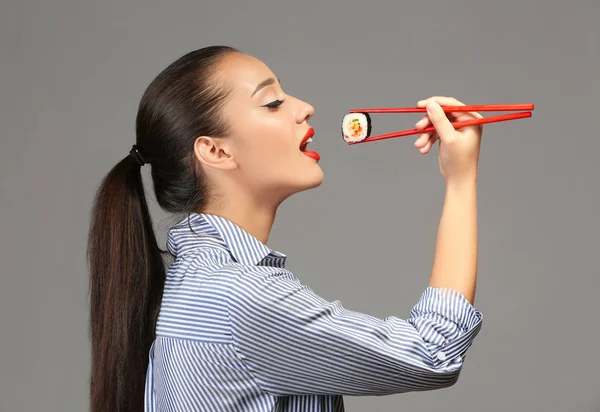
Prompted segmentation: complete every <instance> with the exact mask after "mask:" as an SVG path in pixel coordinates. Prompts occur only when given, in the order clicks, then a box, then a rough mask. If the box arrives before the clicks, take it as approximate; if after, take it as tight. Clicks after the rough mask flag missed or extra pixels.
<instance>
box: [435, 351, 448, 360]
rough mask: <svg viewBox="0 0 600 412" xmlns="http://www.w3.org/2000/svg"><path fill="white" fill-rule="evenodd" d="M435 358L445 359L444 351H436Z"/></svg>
mask: <svg viewBox="0 0 600 412" xmlns="http://www.w3.org/2000/svg"><path fill="white" fill-rule="evenodd" d="M437 358H438V359H439V360H441V361H442V362H443V361H445V360H446V353H445V352H438V354H437Z"/></svg>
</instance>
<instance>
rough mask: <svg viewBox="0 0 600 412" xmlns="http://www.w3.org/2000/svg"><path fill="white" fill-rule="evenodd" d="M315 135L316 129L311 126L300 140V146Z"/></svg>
mask: <svg viewBox="0 0 600 412" xmlns="http://www.w3.org/2000/svg"><path fill="white" fill-rule="evenodd" d="M314 135H315V130H314V129H313V128H312V127H311V128H310V129H308V130H307V131H306V134H305V135H304V138H303V139H302V141H301V142H300V146H302V145H303V144H304V143H306V141H307V140H308V139H310V138H311V137H313V136H314Z"/></svg>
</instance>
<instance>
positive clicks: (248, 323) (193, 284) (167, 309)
mask: <svg viewBox="0 0 600 412" xmlns="http://www.w3.org/2000/svg"><path fill="white" fill-rule="evenodd" d="M167 245H168V249H169V251H170V252H171V253H172V254H173V255H174V257H175V260H174V261H173V263H172V264H171V266H170V268H169V271H168V274H167V279H166V283H165V290H164V297H163V300H162V304H161V311H160V315H159V318H158V322H157V325H156V326H157V331H156V340H155V341H154V343H153V344H152V347H151V349H150V353H149V355H150V359H149V363H148V371H147V374H146V392H145V410H146V411H152V412H154V411H161V412H162V411H220V412H223V411H244V412H246V411H248V412H267V411H270V412H273V411H277V412H284V411H290V412H291V411H294V412H300V411H310V412H316V411H319V412H325V411H336V412H339V411H343V410H344V400H343V396H344V395H349V396H360V395H387V394H396V393H401V392H407V391H422V390H432V389H438V388H445V387H448V386H451V385H452V384H454V383H455V382H456V381H457V379H458V377H459V373H460V370H461V368H462V366H463V363H464V360H465V354H466V352H467V349H468V348H469V347H470V346H471V344H472V342H473V339H474V338H475V336H476V335H477V333H478V332H479V330H480V328H481V322H482V316H481V313H480V312H479V311H478V310H477V309H475V308H474V307H473V306H472V305H471V304H470V303H469V301H467V300H466V299H465V298H464V296H463V295H462V294H460V293H458V292H456V291H453V290H449V289H437V288H431V287H428V288H426V289H425V291H424V293H423V295H422V296H421V298H420V300H419V301H418V302H417V304H416V305H415V306H414V307H413V308H412V309H411V311H410V317H409V318H408V319H407V320H402V319H400V318H398V317H394V316H389V317H386V318H385V319H379V318H377V317H374V316H370V315H367V314H364V313H359V312H355V311H351V310H348V309H346V308H344V307H343V306H342V304H341V302H339V301H337V300H336V301H327V300H325V299H323V298H322V297H320V296H319V295H318V294H316V293H315V292H313V290H312V289H311V288H310V287H309V286H307V285H305V284H303V283H301V281H300V280H299V279H298V278H297V277H296V276H295V275H294V274H292V273H291V272H290V271H288V270H286V268H285V262H286V256H285V255H284V254H282V253H280V252H277V251H274V250H271V249H269V248H268V247H267V246H266V245H264V244H263V243H262V242H260V241H259V240H258V239H256V238H254V237H253V236H252V235H250V234H249V233H248V232H246V231H244V230H243V229H242V228H240V227H239V226H237V225H236V224H234V223H233V222H231V221H229V220H226V219H225V218H222V217H218V216H215V215H209V214H198V213H195V214H192V215H190V216H189V217H186V218H184V219H183V220H181V221H180V222H179V223H178V224H176V225H175V226H174V227H173V228H172V229H170V230H169V233H168V242H167Z"/></svg>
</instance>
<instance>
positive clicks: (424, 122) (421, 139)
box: [415, 115, 432, 148]
mask: <svg viewBox="0 0 600 412" xmlns="http://www.w3.org/2000/svg"><path fill="white" fill-rule="evenodd" d="M430 125H431V120H430V119H429V116H428V115H425V116H424V117H422V118H421V119H420V120H419V121H418V122H417V123H416V124H415V129H416V130H422V129H424V128H426V127H428V126H430ZM431 135H432V133H421V134H420V135H419V136H418V137H417V139H416V140H415V147H418V148H421V147H423V146H424V145H425V143H427V141H428V140H429V138H430V137H431Z"/></svg>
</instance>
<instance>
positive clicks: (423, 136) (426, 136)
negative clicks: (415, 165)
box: [415, 132, 435, 148]
mask: <svg viewBox="0 0 600 412" xmlns="http://www.w3.org/2000/svg"><path fill="white" fill-rule="evenodd" d="M434 133H435V132H428V133H421V134H420V135H419V137H418V138H417V140H415V147H418V148H421V147H423V146H425V143H427V141H428V140H429V139H431V136H432V135H433V134H434Z"/></svg>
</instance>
